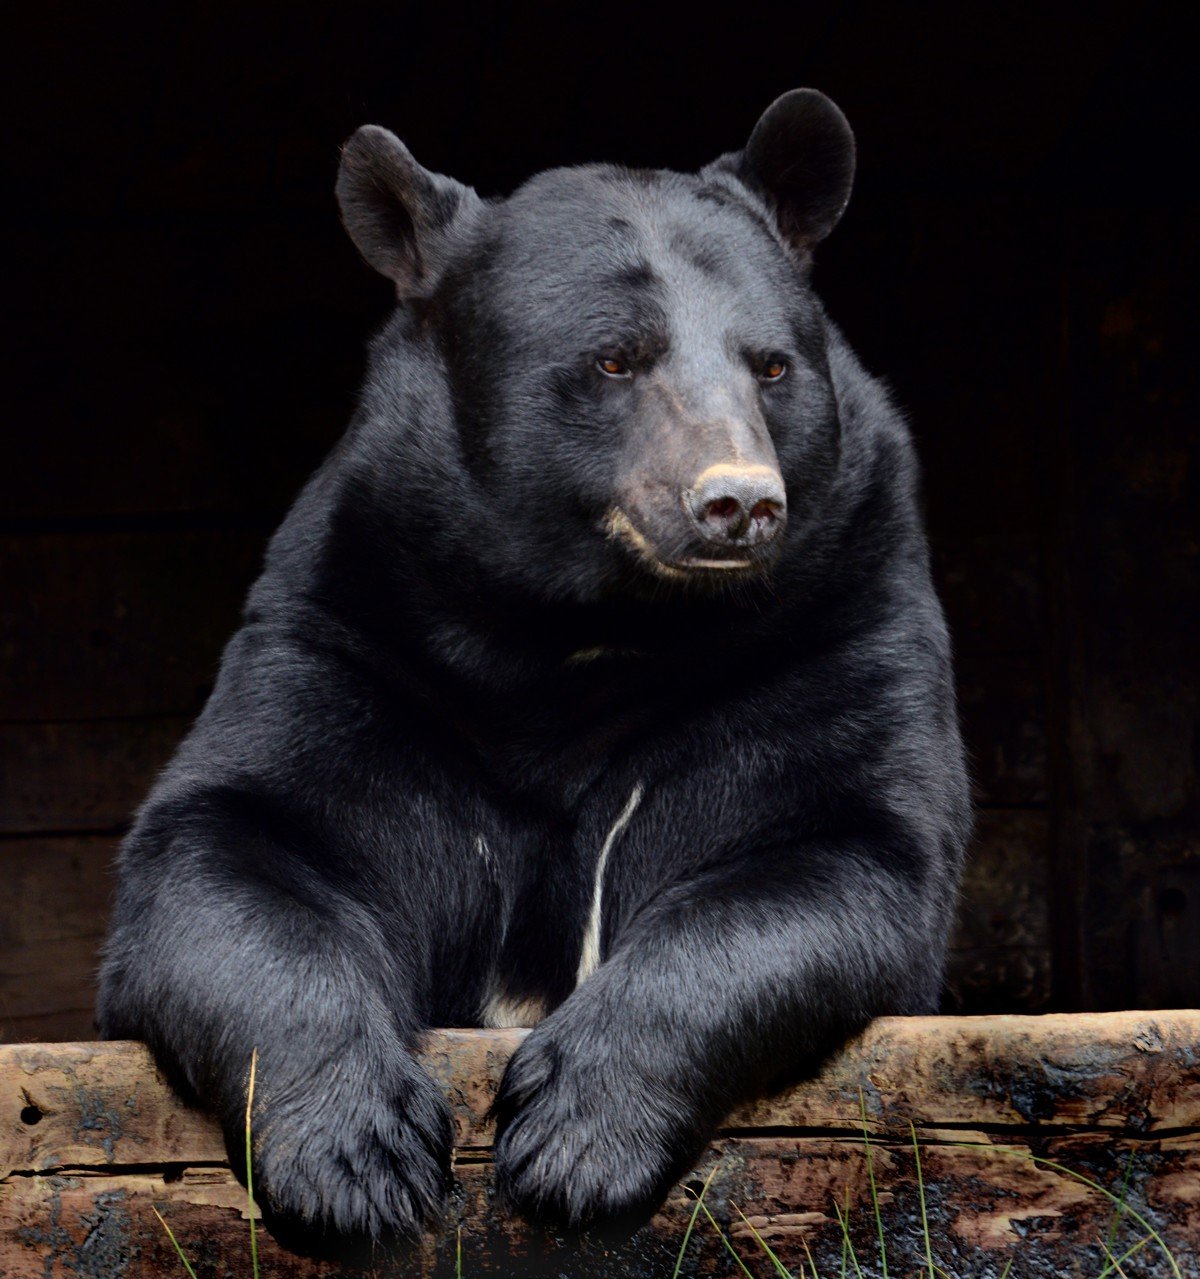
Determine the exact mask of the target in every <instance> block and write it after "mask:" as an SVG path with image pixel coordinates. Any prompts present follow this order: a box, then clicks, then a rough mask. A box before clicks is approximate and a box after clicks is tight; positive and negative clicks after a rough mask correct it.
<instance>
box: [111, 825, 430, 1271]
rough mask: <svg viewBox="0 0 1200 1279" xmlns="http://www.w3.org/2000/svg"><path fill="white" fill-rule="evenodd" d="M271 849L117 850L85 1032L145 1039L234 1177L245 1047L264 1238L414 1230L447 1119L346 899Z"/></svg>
mask: <svg viewBox="0 0 1200 1279" xmlns="http://www.w3.org/2000/svg"><path fill="white" fill-rule="evenodd" d="M206 836H207V838H206ZM218 843H219V845H220V848H217V847H215V845H216V844H218ZM268 843H269V841H268V840H267V839H266V838H265V837H264V836H263V834H262V833H261V832H250V831H244V832H241V837H240V839H239V838H238V832H235V831H230V830H229V829H227V828H226V827H225V826H223V827H222V828H221V830H220V833H219V837H218V836H217V835H216V834H215V833H214V831H213V830H208V831H207V832H205V831H196V830H193V831H191V832H189V833H187V834H181V835H177V836H176V837H175V838H174V839H172V840H170V841H169V843H168V845H167V846H166V847H164V848H155V847H154V846H152V845H150V846H146V845H142V844H139V842H138V841H137V840H136V839H135V840H134V841H133V842H132V844H131V846H130V847H128V848H127V849H126V853H125V856H124V863H125V864H124V867H123V872H124V873H123V877H122V891H121V895H120V900H119V902H118V906H117V912H116V925H115V927H114V930H113V932H112V935H111V937H110V940H109V943H108V946H107V948H106V956H105V962H104V970H103V974H102V981H101V1002H100V1009H99V1021H100V1028H101V1030H102V1032H103V1033H104V1035H105V1036H106V1037H109V1038H113V1037H131V1038H134V1037H135V1038H140V1039H144V1040H146V1041H147V1042H148V1043H149V1044H150V1046H151V1048H152V1049H153V1050H154V1053H155V1055H156V1057H157V1058H158V1059H159V1061H160V1062H162V1063H163V1064H164V1065H165V1066H167V1068H168V1069H169V1070H170V1071H171V1072H172V1073H173V1075H174V1076H175V1078H176V1080H177V1081H178V1082H180V1083H182V1084H183V1085H184V1086H185V1087H186V1088H187V1089H188V1090H189V1091H191V1092H192V1093H193V1094H194V1095H195V1096H196V1097H197V1098H198V1099H199V1100H200V1101H201V1102H202V1103H203V1104H204V1105H206V1106H208V1107H210V1108H211V1109H213V1110H214V1111H215V1112H216V1113H217V1115H218V1116H219V1118H220V1120H221V1123H222V1125H223V1127H224V1130H225V1134H226V1140H227V1144H228V1147H229V1151H230V1157H231V1160H232V1161H233V1163H234V1166H235V1167H238V1166H239V1165H240V1164H242V1163H243V1162H244V1160H243V1151H244V1140H245V1137H244V1123H245V1109H246V1093H247V1081H248V1074H249V1068H250V1060H251V1054H252V1053H253V1052H255V1051H256V1052H257V1060H258V1068H257V1085H256V1091H255V1104H254V1113H253V1115H252V1129H253V1152H254V1153H253V1159H254V1180H255V1190H256V1195H257V1197H258V1199H259V1203H260V1205H261V1206H262V1208H263V1210H264V1216H265V1217H266V1218H267V1222H268V1225H270V1226H271V1228H272V1230H273V1232H274V1233H276V1234H277V1235H280V1236H282V1237H284V1238H285V1239H288V1240H290V1241H292V1242H294V1243H301V1242H302V1243H304V1244H309V1245H314V1246H318V1247H319V1246H320V1244H321V1241H322V1240H328V1241H331V1242H332V1241H338V1242H339V1243H341V1242H344V1241H345V1240H346V1239H353V1238H361V1239H364V1240H373V1239H377V1238H384V1237H388V1236H391V1235H401V1236H413V1235H416V1234H417V1233H419V1231H420V1229H421V1227H422V1226H423V1224H424V1223H425V1222H426V1220H427V1219H428V1218H429V1217H430V1215H431V1214H432V1213H434V1212H435V1211H436V1210H437V1209H438V1207H439V1206H440V1205H441V1202H442V1199H443V1197H444V1194H445V1191H446V1187H447V1182H448V1174H449V1159H450V1147H451V1123H450V1116H449V1110H448V1107H447V1105H446V1101H445V1099H444V1098H443V1096H442V1095H441V1093H440V1091H439V1089H438V1088H437V1086H436V1085H435V1084H434V1082H433V1081H432V1079H430V1078H429V1076H428V1075H427V1074H426V1073H425V1072H424V1070H423V1069H422V1068H421V1067H420V1066H419V1065H418V1063H417V1062H416V1060H415V1059H414V1057H413V1056H412V1054H411V1051H410V1050H411V1047H412V1044H413V1042H414V1041H415V1036H416V1033H417V1031H418V1029H419V1027H418V1026H417V1023H416V1019H415V1016H414V1014H413V1011H412V1010H413V1007H414V1004H415V1001H414V999H413V997H412V995H411V993H410V992H409V991H408V990H406V983H407V982H408V981H409V977H408V976H406V974H405V972H404V963H405V959H404V957H403V956H402V955H401V956H398V955H397V953H396V950H397V948H396V947H395V946H394V945H393V946H387V945H385V942H384V939H383V937H382V935H381V929H380V927H379V924H378V922H377V921H376V920H375V919H374V917H373V916H372V915H371V914H370V913H369V912H368V911H367V910H366V909H365V908H364V907H363V905H362V904H361V903H360V902H357V901H354V900H351V899H350V898H349V897H347V896H345V895H344V894H341V893H339V892H338V891H337V889H336V888H335V887H334V886H333V885H331V884H329V883H327V882H325V880H324V879H323V878H317V877H316V876H315V875H314V874H313V872H312V871H311V869H310V868H309V867H307V866H306V865H305V864H304V863H303V862H301V861H300V860H299V859H295V858H291V857H289V855H288V853H287V851H286V850H285V849H283V848H276V849H269V848H267V847H266V845H267V844H268ZM222 850H224V851H222Z"/></svg>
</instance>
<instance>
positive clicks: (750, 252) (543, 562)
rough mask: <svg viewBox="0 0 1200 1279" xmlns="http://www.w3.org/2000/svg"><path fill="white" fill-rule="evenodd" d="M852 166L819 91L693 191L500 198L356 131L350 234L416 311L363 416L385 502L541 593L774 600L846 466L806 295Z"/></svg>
mask: <svg viewBox="0 0 1200 1279" xmlns="http://www.w3.org/2000/svg"><path fill="white" fill-rule="evenodd" d="M853 172H854V140H853V135H852V134H851V132H850V128H849V126H848V124H847V123H846V120H845V117H844V116H843V115H842V113H841V111H839V110H838V108H837V107H836V106H835V105H834V104H833V103H832V102H830V101H829V99H828V98H826V97H824V95H822V94H820V93H817V92H816V91H814V90H811V89H800V90H796V91H794V92H792V93H788V94H785V95H784V96H783V97H781V98H779V99H778V100H777V101H776V102H775V103H774V104H773V105H772V106H771V107H769V108H768V110H767V111H766V113H765V114H764V115H763V116H762V118H761V119H760V120H759V122H758V124H757V126H756V127H755V128H754V130H753V132H752V134H751V136H750V139H749V141H748V143H747V144H746V146H745V148H744V149H743V150H741V151H740V152H736V153H731V154H727V155H724V156H722V157H720V158H719V159H718V160H716V161H715V162H714V163H712V164H710V165H709V166H707V167H706V168H705V169H703V170H702V171H701V172H700V173H699V174H695V175H683V174H678V173H674V172H668V171H657V170H656V171H643V170H629V169H624V168H620V167H615V166H609V165H588V166H583V167H578V168H565V169H554V170H550V171H548V172H545V173H542V174H539V175H538V176H536V177H534V178H532V179H531V180H530V181H528V182H526V183H525V184H524V185H523V186H522V187H520V188H519V189H518V190H517V191H516V192H515V193H514V194H512V195H511V196H509V197H508V198H506V199H489V200H485V199H481V198H480V197H479V196H477V195H476V194H475V192H474V191H472V190H471V189H470V188H468V187H466V186H463V185H462V184H460V183H458V182H456V181H454V180H453V179H451V178H447V177H443V176H441V175H438V174H434V173H431V172H429V171H427V170H426V169H424V168H422V167H421V165H419V164H418V163H417V162H416V160H414V158H413V157H412V155H411V154H410V153H409V151H408V150H407V149H406V148H405V146H404V145H403V144H402V143H401V142H400V141H399V140H398V139H397V138H396V137H395V136H394V135H393V134H391V133H389V132H388V131H387V130H385V129H382V128H379V127H377V126H373V125H368V126H365V127H363V128H361V129H359V130H358V131H357V132H356V133H355V134H354V135H353V137H352V138H351V139H350V140H349V142H348V143H347V144H346V146H345V148H344V151H343V155H342V162H341V168H340V172H339V176H338V183H337V195H338V200H339V204H340V207H341V212H342V218H343V222H344V224H345V226H346V229H347V231H348V232H349V234H350V236H351V238H352V240H353V241H354V243H355V245H356V246H357V247H358V249H359V251H360V252H361V254H362V256H363V257H364V258H365V259H366V261H367V262H368V263H369V264H370V265H371V266H372V267H374V268H375V269H376V270H378V271H379V272H381V273H382V274H383V275H385V276H387V277H388V278H389V279H390V280H392V281H393V282H394V285H395V290H396V296H397V300H398V306H397V312H396V315H395V316H394V317H393V321H392V322H391V323H390V324H389V325H388V326H387V327H386V328H385V329H384V331H383V332H382V333H381V335H380V336H379V338H378V339H377V340H376V343H375V348H374V357H373V364H372V372H371V376H370V377H369V378H368V383H367V390H366V392H365V396H364V409H365V413H364V415H363V419H362V425H361V427H360V431H361V432H362V433H364V434H365V435H366V436H367V437H369V439H370V440H371V442H372V445H373V450H372V451H371V458H372V466H373V467H374V469H375V471H376V474H375V476H374V477H373V479H372V481H371V482H372V483H373V484H376V485H378V486H381V488H383V489H385V490H387V491H388V492H389V493H390V494H391V500H392V501H393V503H394V505H395V509H396V511H397V512H398V514H399V517H400V518H401V519H402V520H403V521H404V522H405V524H406V525H408V526H409V527H418V528H420V529H422V530H424V531H423V533H422V534H421V536H423V537H428V538H429V539H430V541H431V542H439V544H444V543H446V542H447V541H453V540H454V539H455V538H456V537H457V538H461V537H462V536H463V535H464V530H469V539H470V543H471V547H472V551H471V553H472V555H474V556H475V557H476V558H477V559H482V560H483V561H485V562H486V563H487V565H488V569H489V572H490V573H491V574H493V575H494V576H495V577H496V578H497V579H499V580H503V581H505V582H508V583H513V584H515V585H517V586H519V587H520V588H523V589H527V590H532V591H534V592H536V593H537V594H539V595H541V596H543V597H545V598H554V599H559V600H576V601H579V600H585V601H586V600H594V599H598V598H605V597H609V598H611V597H613V596H614V595H616V596H620V595H622V594H624V595H635V596H636V595H640V596H641V597H643V598H644V597H646V596H655V597H661V596H662V595H663V594H673V593H676V592H683V593H700V594H703V595H706V596H711V594H712V593H713V592H720V591H722V590H725V589H727V588H729V587H730V586H731V585H733V584H735V583H743V584H746V583H750V584H753V583H755V582H758V583H762V582H764V581H766V580H767V579H769V577H770V574H771V572H772V570H773V567H774V566H775V565H776V564H777V562H778V561H780V559H781V557H786V556H788V555H795V554H799V553H800V549H799V548H801V547H802V546H803V543H804V540H805V536H806V532H807V531H809V530H811V529H812V528H813V527H815V525H816V523H817V522H818V520H819V518H820V512H821V505H822V499H823V497H824V496H825V494H826V493H827V491H828V489H829V487H830V485H831V483H832V477H833V475H834V473H835V471H836V467H837V461H838V454H839V447H840V439H839V429H840V428H839V422H838V412H837V405H836V402H835V396H834V392H833V387H832V383H831V377H830V370H829V361H828V352H827V336H828V330H827V323H826V320H825V316H824V313H823V310H822V308H821V305H820V302H819V301H818V299H817V297H816V295H815V294H814V292H813V291H812V288H811V286H810V281H809V276H810V265H811V255H812V250H813V247H814V245H815V244H817V243H818V242H819V241H820V240H821V239H823V238H824V237H825V236H826V235H827V234H828V233H829V231H830V230H831V229H832V228H833V226H834V225H835V223H836V222H837V221H838V219H839V217H840V216H841V214H842V211H843V209H844V208H845V205H846V202H847V200H848V199H849V195H850V187H851V182H852V179H853Z"/></svg>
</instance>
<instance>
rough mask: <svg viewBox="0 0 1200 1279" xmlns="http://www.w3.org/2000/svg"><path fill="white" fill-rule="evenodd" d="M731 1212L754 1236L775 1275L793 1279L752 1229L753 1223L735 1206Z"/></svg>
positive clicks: (768, 1246) (789, 1272) (782, 1278)
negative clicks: (739, 1218)
mask: <svg viewBox="0 0 1200 1279" xmlns="http://www.w3.org/2000/svg"><path fill="white" fill-rule="evenodd" d="M733 1210H734V1212H736V1213H737V1215H738V1216H739V1217H741V1219H742V1220H743V1221H744V1222H745V1223H746V1225H747V1226H748V1227H749V1229H750V1233H751V1234H752V1235H753V1236H754V1239H755V1242H756V1243H757V1244H758V1246H759V1247H760V1248H761V1249H762V1250H763V1252H765V1253H766V1254H767V1256H768V1257H769V1258H770V1261H771V1265H773V1266H774V1267H775V1273H776V1274H777V1275H779V1277H780V1279H795V1276H794V1275H793V1274H792V1272H791V1271H790V1270H789V1269H788V1268H787V1267H786V1266H785V1265H784V1264H783V1262H782V1261H780V1260H779V1258H778V1257H777V1256H776V1255H775V1250H774V1249H773V1248H772V1247H771V1245H770V1244H769V1243H767V1241H766V1240H765V1239H764V1238H763V1237H762V1235H760V1234H759V1233H758V1231H757V1230H755V1229H754V1223H753V1222H752V1221H751V1220H750V1218H749V1217H747V1216H746V1214H745V1213H744V1212H743V1211H742V1210H741V1209H740V1208H739V1207H738V1206H737V1205H736V1204H735V1205H734V1208H733ZM801 1279H803V1276H801Z"/></svg>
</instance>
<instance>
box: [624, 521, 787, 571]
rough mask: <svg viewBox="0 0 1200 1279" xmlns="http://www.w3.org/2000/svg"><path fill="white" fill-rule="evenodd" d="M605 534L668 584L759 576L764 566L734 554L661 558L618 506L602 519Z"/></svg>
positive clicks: (758, 558)
mask: <svg viewBox="0 0 1200 1279" xmlns="http://www.w3.org/2000/svg"><path fill="white" fill-rule="evenodd" d="M604 532H605V535H606V536H607V537H608V538H609V539H610V540H611V541H614V542H617V543H618V544H619V545H621V546H624V547H625V548H626V549H628V550H630V551H632V552H633V554H634V556H635V558H636V559H637V560H638V561H639V563H641V564H642V565H644V566H645V567H646V568H648V569H649V570H650V571H651V572H652V573H654V574H655V575H656V576H658V577H662V578H666V579H668V580H671V581H683V580H694V579H703V578H715V577H720V576H726V577H740V576H745V575H747V574H751V573H761V572H762V571H763V570H764V568H765V567H766V564H765V562H764V557H762V556H761V555H752V556H748V555H746V554H745V553H744V552H743V553H742V554H737V555H729V556H724V557H714V556H711V555H707V556H700V555H681V556H678V557H669V558H668V557H664V556H663V555H661V554H660V553H659V552H658V551H657V550H656V548H655V546H654V543H653V542H652V541H651V539H650V538H649V537H648V536H647V535H646V534H645V533H643V532H642V530H641V529H640V528H638V526H637V525H636V524H635V523H634V522H633V520H632V519H630V517H629V515H628V514H627V513H626V512H625V511H623V510H622V509H621V508H620V507H619V506H614V507H613V508H612V510H610V511H609V513H608V515H607V516H606V517H605V520H604Z"/></svg>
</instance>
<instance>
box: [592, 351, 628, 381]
mask: <svg viewBox="0 0 1200 1279" xmlns="http://www.w3.org/2000/svg"><path fill="white" fill-rule="evenodd" d="M596 367H597V368H598V369H599V370H600V372H601V373H603V374H604V376H605V377H630V376H631V373H630V369H629V365H628V364H626V363H625V362H624V361H623V360H618V359H617V358H616V357H615V356H612V355H601V356H599V357H597V359H596Z"/></svg>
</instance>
